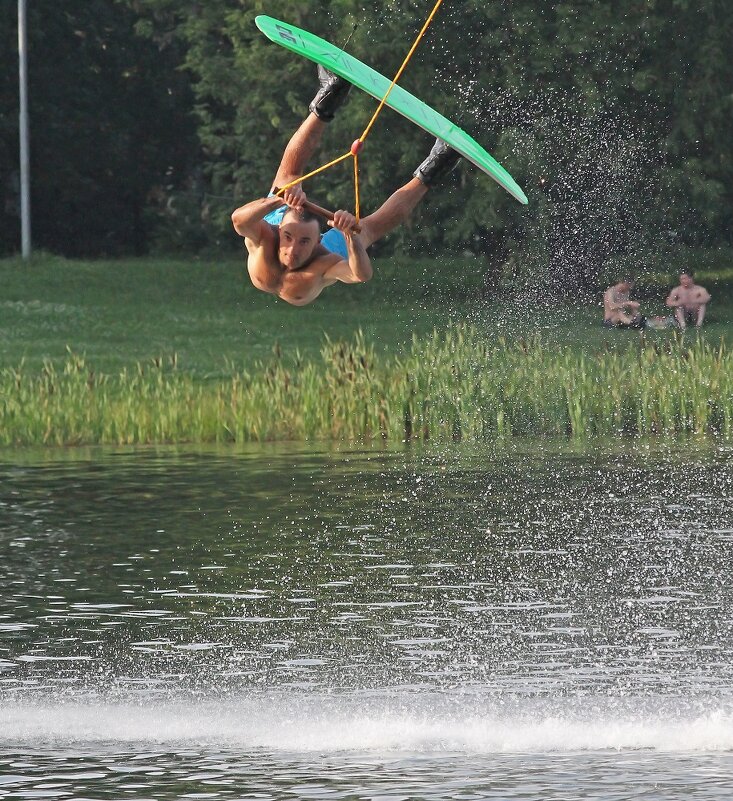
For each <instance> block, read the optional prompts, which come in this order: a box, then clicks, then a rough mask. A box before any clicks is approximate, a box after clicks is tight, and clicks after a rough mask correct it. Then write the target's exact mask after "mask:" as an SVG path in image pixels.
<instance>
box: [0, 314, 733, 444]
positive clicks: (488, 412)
mask: <svg viewBox="0 0 733 801" xmlns="http://www.w3.org/2000/svg"><path fill="white" fill-rule="evenodd" d="M0 398H1V399H2V400H0V442H1V443H2V444H3V445H6V446H8V445H37V444H54V445H63V444H86V443H107V444H131V443H165V442H186V441H195V442H222V441H231V442H246V441H251V440H275V439H290V440H292V439H295V440H308V439H341V440H359V439H370V438H384V439H389V440H404V439H412V438H420V439H437V440H451V439H452V440H456V439H466V440H472V441H482V440H490V439H497V438H502V437H512V436H523V437H524V436H558V435H559V436H568V437H571V438H573V439H575V440H584V439H589V438H593V437H614V436H618V435H620V434H625V435H636V436H656V435H679V434H686V435H687V434H693V435H715V436H718V437H722V438H725V439H730V438H731V436H732V435H733V351H730V350H729V349H728V348H727V347H726V346H725V345H723V344H722V343H721V344H719V345H718V346H717V347H713V346H712V345H710V344H709V343H707V342H706V341H704V340H703V339H695V340H691V341H689V342H685V341H684V340H682V339H681V338H678V339H675V340H670V341H668V342H666V343H665V344H660V343H659V342H649V340H646V341H645V340H640V341H639V344H638V346H637V348H636V350H635V351H633V352H631V351H629V352H627V353H625V354H621V353H616V352H612V351H609V352H606V353H604V354H601V355H599V356H598V357H597V358H594V359H589V358H588V357H586V356H585V355H584V354H582V353H579V352H576V351H574V350H572V349H570V348H567V347H566V348H561V349H555V350H547V349H546V348H545V347H544V346H543V343H542V342H541V340H540V339H539V338H534V339H532V340H528V341H527V340H521V339H520V340H511V341H506V340H501V339H500V340H498V341H495V342H492V343H489V342H487V340H486V338H485V336H484V334H483V332H482V331H480V330H478V329H476V328H473V327H466V326H452V327H449V328H448V329H447V330H445V331H440V332H435V333H434V334H433V335H432V336H430V337H428V338H426V339H422V338H421V339H418V338H415V340H414V341H413V344H412V347H411V348H410V350H409V351H408V352H407V353H406V354H405V355H404V356H401V357H379V356H377V354H376V352H375V348H374V346H373V345H371V344H369V343H367V342H366V341H365V339H364V337H363V336H362V335H358V336H357V337H356V338H354V339H353V340H352V341H351V342H348V343H344V342H328V343H327V344H326V345H325V346H324V348H323V349H322V353H321V358H320V359H319V360H318V361H306V362H302V363H299V364H293V365H286V364H284V363H283V362H282V361H281V360H277V359H274V360H272V361H271V362H270V363H269V364H267V365H261V366H259V367H258V369H257V370H255V371H253V372H251V373H250V372H242V373H235V374H233V375H232V376H230V377H229V378H226V379H215V380H210V381H207V382H200V381H196V380H195V379H194V377H193V376H192V375H191V374H190V373H186V372H182V371H180V370H179V369H178V367H177V365H176V364H175V363H165V362H160V363H158V364H153V365H148V366H140V367H139V368H138V369H136V370H132V371H128V370H127V369H124V370H122V371H121V372H119V373H117V374H114V375H112V374H98V373H96V372H95V371H94V370H93V368H92V367H91V366H90V365H89V364H88V363H86V362H85V361H84V360H83V359H81V358H79V357H74V356H73V355H71V356H69V358H68V359H67V362H66V364H65V366H64V368H63V369H62V370H57V369H56V368H55V367H54V366H53V365H52V364H50V363H49V364H47V365H46V366H45V367H44V368H43V369H42V370H41V371H40V372H39V373H37V372H34V371H28V370H25V369H19V370H13V369H5V370H3V371H2V373H0Z"/></svg>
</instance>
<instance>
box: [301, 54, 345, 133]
mask: <svg viewBox="0 0 733 801" xmlns="http://www.w3.org/2000/svg"><path fill="white" fill-rule="evenodd" d="M318 82H319V83H320V84H321V88H320V89H319V90H318V92H317V93H316V96H315V97H314V98H313V101H312V102H311V104H310V106H308V110H309V111H312V112H313V113H314V114H315V115H316V117H318V119H319V120H322V121H323V122H331V120H332V119H333V117H334V114H335V112H336V109H338V107H339V106H340V105H341V104H342V103H343V102H344V100H346V96H347V95H348V94H349V92H350V91H351V84H350V83H349V82H348V81H346V80H344V79H343V78H339V76H338V75H334V74H333V73H332V72H329V71H328V70H327V69H326V68H325V67H322V66H321V65H320V64H319V65H318Z"/></svg>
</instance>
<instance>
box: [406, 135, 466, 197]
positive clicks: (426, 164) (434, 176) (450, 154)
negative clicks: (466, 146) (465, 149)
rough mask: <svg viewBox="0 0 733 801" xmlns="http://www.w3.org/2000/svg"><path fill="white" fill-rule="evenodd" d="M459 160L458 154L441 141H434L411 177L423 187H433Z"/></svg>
mask: <svg viewBox="0 0 733 801" xmlns="http://www.w3.org/2000/svg"><path fill="white" fill-rule="evenodd" d="M460 158H461V156H460V154H459V153H456V151H455V150H453V148H452V147H449V146H448V145H447V144H446V143H445V142H444V141H443V140H442V139H436V140H435V144H434V145H433V149H432V150H431V151H430V153H429V154H428V157H427V158H426V159H425V161H423V163H422V164H421V165H420V166H419V167H418V168H417V169H416V170H415V172H414V173H413V176H414V177H415V178H419V179H420V180H421V181H422V182H423V183H424V184H425V186H435V184H437V183H440V181H442V180H443V178H445V176H446V175H448V173H449V172H451V170H452V169H453V168H454V167H455V166H456V164H458V161H459V159H460Z"/></svg>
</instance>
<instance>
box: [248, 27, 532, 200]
mask: <svg viewBox="0 0 733 801" xmlns="http://www.w3.org/2000/svg"><path fill="white" fill-rule="evenodd" d="M255 23H256V25H257V27H258V28H259V29H260V30H261V31H262V33H264V34H265V36H266V37H267V38H268V39H270V40H271V41H273V42H275V43H276V44H279V45H282V47H285V48H287V49H288V50H292V51H293V52H294V53H297V54H298V55H300V56H305V58H308V59H310V60H311V61H315V62H316V64H321V65H322V66H323V67H325V68H326V69H327V70H330V71H331V72H333V73H335V74H336V75H339V76H340V77H341V78H344V79H346V80H347V81H348V82H349V83H351V84H353V85H354V86H358V87H359V89H362V90H363V91H365V92H367V94H370V95H371V96H372V97H374V98H376V99H377V100H379V101H381V100H382V98H383V97H384V96H385V94H386V93H387V90H388V89H389V86H390V84H391V83H392V82H391V81H390V80H388V79H387V78H385V77H384V75H380V74H379V73H378V72H377V71H376V70H373V69H372V68H371V67H368V66H367V65H366V64H364V63H362V62H361V61H359V60H358V59H356V58H354V57H353V56H350V55H349V54H348V53H346V52H344V51H343V50H339V48H337V47H335V46H334V45H332V44H330V43H329V42H327V41H325V39H321V38H320V37H319V36H315V35H314V34H312V33H308V31H304V30H301V29H300V28H296V27H295V26H294V25H289V24H288V23H287V22H280V20H276V19H273V18H272V17H268V16H265V15H260V16H258V17H257V18H256V19H255ZM385 105H386V106H389V107H390V108H391V109H394V111H396V112H398V113H399V114H402V116H403V117H406V118H407V119H408V120H410V121H411V122H414V123H415V125H419V126H420V127H421V128H422V129H423V130H424V131H427V132H428V133H430V134H432V135H433V136H437V137H438V138H439V139H442V140H443V141H444V142H447V143H448V144H449V145H450V146H451V147H452V148H453V149H454V150H456V151H458V153H460V154H461V155H462V156H463V157H464V158H466V159H468V161H470V162H471V163H472V164H475V165H476V166H477V167H478V168H479V169H480V170H483V172H485V173H486V174H487V175H489V176H490V177H491V178H493V179H494V180H495V181H496V182H497V183H498V184H499V186H501V187H503V188H504V189H506V191H507V192H509V194H510V195H512V197H514V198H516V199H517V200H518V201H519V202H520V203H523V204H526V203H527V202H528V201H527V196H526V195H525V194H524V192H523V191H522V189H521V188H520V186H519V185H518V184H517V182H516V181H515V180H514V178H512V176H511V175H510V174H509V173H508V172H507V171H506V170H505V169H504V168H503V167H502V166H501V164H499V162H498V161H496V159H495V158H494V157H493V156H492V155H491V154H490V153H489V152H487V151H486V150H484V148H483V147H481V145H480V144H479V143H478V142H477V141H476V140H475V139H474V138H473V137H472V136H469V134H467V133H466V132H465V131H463V130H461V128H459V127H458V126H457V125H455V124H454V123H452V122H451V121H450V120H448V119H447V118H446V117H444V116H443V115H442V114H439V113H438V112H437V111H435V110H434V109H432V108H430V106H428V105H427V104H425V103H423V102H422V100H418V98H416V97H415V96H414V95H411V94H410V93H409V92H407V91H405V90H404V89H403V88H402V87H401V86H399V85H397V86H395V87H394V88H393V89H392V91H391V92H390V94H389V97H388V98H387V100H386V102H385Z"/></svg>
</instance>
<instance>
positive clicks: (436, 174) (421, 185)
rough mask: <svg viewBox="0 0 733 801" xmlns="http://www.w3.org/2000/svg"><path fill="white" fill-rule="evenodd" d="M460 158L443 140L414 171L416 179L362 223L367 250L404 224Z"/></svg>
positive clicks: (391, 196) (437, 142)
mask: <svg viewBox="0 0 733 801" xmlns="http://www.w3.org/2000/svg"><path fill="white" fill-rule="evenodd" d="M459 159H460V156H459V155H458V153H456V151H455V150H453V149H452V148H450V147H448V145H446V143H445V142H443V141H442V140H440V139H437V140H436V141H435V144H434V145H433V149H432V150H431V151H430V154H429V155H428V157H427V158H426V159H425V161H423V163H422V164H421V165H420V166H419V167H418V168H417V169H416V170H415V172H414V174H413V178H412V179H411V180H410V181H408V182H407V183H406V184H405V185H404V186H403V187H401V188H400V189H398V190H397V191H396V192H394V193H393V194H392V195H390V197H388V198H387V200H386V201H385V202H384V203H383V204H382V205H381V206H380V207H379V208H378V209H377V210H376V211H375V212H374V213H373V214H370V215H369V216H368V217H365V218H364V219H363V220H362V221H361V229H362V233H361V241H362V242H363V243H364V246H365V247H369V245H371V244H373V243H374V242H376V241H377V240H378V239H381V238H382V237H383V236H385V235H386V234H388V233H389V232H390V231H393V230H394V229H395V228H397V226H399V225H401V224H402V223H403V222H405V220H407V218H408V217H409V216H410V214H411V213H412V210H413V209H414V208H415V206H417V204H418V203H419V202H420V201H421V200H422V199H423V198H424V197H425V195H426V194H427V191H428V189H429V188H430V187H431V186H434V185H435V184H437V183H439V182H440V180H441V179H442V178H444V177H445V176H446V175H447V174H448V173H449V172H450V171H451V170H452V169H453V168H454V167H455V166H456V164H457V163H458V160H459Z"/></svg>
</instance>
